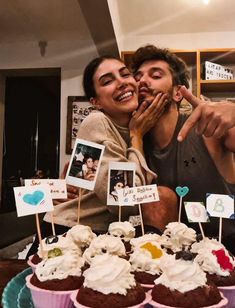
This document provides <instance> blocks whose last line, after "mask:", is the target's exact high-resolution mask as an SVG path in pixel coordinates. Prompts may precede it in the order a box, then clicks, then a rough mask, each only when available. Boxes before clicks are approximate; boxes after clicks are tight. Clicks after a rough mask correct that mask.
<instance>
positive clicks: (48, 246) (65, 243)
mask: <svg viewBox="0 0 235 308" xmlns="http://www.w3.org/2000/svg"><path fill="white" fill-rule="evenodd" d="M57 238H58V241H57V242H54V243H53V242H52V243H47V239H46V238H44V239H43V240H42V245H41V244H39V247H38V252H37V253H38V255H39V257H40V258H42V257H43V256H42V251H41V247H42V248H43V252H44V257H46V258H47V257H48V253H49V252H50V251H52V250H54V249H57V248H59V249H60V251H61V253H62V254H65V253H66V252H67V251H68V250H76V251H77V253H79V254H80V255H81V254H82V253H81V250H80V248H79V247H78V246H77V245H76V244H75V243H74V242H73V241H71V239H68V238H67V237H66V236H62V235H58V236H57Z"/></svg>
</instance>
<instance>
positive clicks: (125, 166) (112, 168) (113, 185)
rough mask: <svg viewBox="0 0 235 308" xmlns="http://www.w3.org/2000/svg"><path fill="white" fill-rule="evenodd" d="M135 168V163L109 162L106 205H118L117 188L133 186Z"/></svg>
mask: <svg viewBox="0 0 235 308" xmlns="http://www.w3.org/2000/svg"><path fill="white" fill-rule="evenodd" d="M135 169H136V165H135V163H124V162H110V163H109V173H108V190H107V205H119V202H118V193H117V190H118V189H122V188H127V187H133V186H135Z"/></svg>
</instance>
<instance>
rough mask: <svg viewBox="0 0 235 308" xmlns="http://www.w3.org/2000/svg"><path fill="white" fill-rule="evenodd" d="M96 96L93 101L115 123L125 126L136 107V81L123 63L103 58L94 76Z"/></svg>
mask: <svg viewBox="0 0 235 308" xmlns="http://www.w3.org/2000/svg"><path fill="white" fill-rule="evenodd" d="M93 81H94V87H95V91H96V97H95V98H94V99H93V101H92V102H93V103H94V104H95V105H96V106H97V107H98V108H100V109H103V111H104V112H105V113H106V114H108V115H109V116H110V117H111V118H112V119H113V120H114V121H115V122H116V123H117V124H119V125H123V126H126V125H127V124H128V122H129V120H130V116H131V114H132V112H133V111H134V110H136V109H137V107H138V93H137V83H136V81H135V79H134V77H133V76H132V74H131V73H130V71H129V70H128V69H127V67H126V66H125V64H123V63H122V62H120V61H118V60H116V59H106V60H104V61H103V62H102V63H101V64H100V65H99V67H98V69H97V70H96V72H95V74H94V76H93Z"/></svg>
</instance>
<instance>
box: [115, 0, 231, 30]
mask: <svg viewBox="0 0 235 308" xmlns="http://www.w3.org/2000/svg"><path fill="white" fill-rule="evenodd" d="M112 1H113V0H110V2H112ZM114 1H116V2H117V6H118V14H119V20H120V24H121V32H122V33H123V34H126V35H127V34H130V33H133V34H135V35H138V34H139V35H154V34H155V35H156V34H175V33H192V32H221V31H222V32H224V31H234V30H235V17H234V16H235V5H234V4H235V3H234V0H209V3H208V4H207V5H205V4H204V2H203V0H164V1H163V0H114Z"/></svg>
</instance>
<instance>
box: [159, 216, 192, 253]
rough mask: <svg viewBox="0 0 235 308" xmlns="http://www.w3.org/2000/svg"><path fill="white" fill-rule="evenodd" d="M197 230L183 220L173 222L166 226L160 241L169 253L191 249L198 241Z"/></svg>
mask: <svg viewBox="0 0 235 308" xmlns="http://www.w3.org/2000/svg"><path fill="white" fill-rule="evenodd" d="M196 237H197V236H196V232H195V230H193V229H192V228H189V227H187V226H186V225H185V224H183V223H181V222H171V223H169V224H168V225H167V226H166V229H165V230H164V232H163V234H162V236H161V239H160V242H161V246H162V247H163V248H165V249H167V250H168V253H175V252H177V251H181V250H182V249H186V250H187V249H189V248H190V247H191V245H192V244H193V243H194V242H195V241H196Z"/></svg>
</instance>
